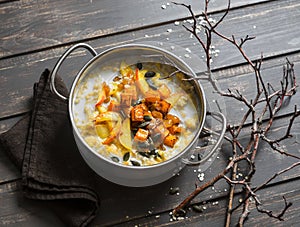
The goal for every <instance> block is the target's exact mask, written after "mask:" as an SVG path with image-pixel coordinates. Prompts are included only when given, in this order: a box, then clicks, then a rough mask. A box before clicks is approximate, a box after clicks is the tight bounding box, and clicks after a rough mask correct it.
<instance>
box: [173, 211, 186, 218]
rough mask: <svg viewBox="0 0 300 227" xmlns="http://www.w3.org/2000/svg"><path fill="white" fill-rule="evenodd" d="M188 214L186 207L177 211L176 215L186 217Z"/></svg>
mask: <svg viewBox="0 0 300 227" xmlns="http://www.w3.org/2000/svg"><path fill="white" fill-rule="evenodd" d="M185 215H186V211H185V210H184V209H180V210H179V211H178V212H177V213H176V215H175V216H176V217H184V216H185Z"/></svg>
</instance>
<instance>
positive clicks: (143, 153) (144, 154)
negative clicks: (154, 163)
mask: <svg viewBox="0 0 300 227" xmlns="http://www.w3.org/2000/svg"><path fill="white" fill-rule="evenodd" d="M138 153H139V155H141V156H143V157H146V158H150V155H151V154H150V153H148V152H144V151H139V152H138Z"/></svg>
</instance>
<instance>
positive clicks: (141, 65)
mask: <svg viewBox="0 0 300 227" xmlns="http://www.w3.org/2000/svg"><path fill="white" fill-rule="evenodd" d="M136 67H137V68H138V69H139V70H141V69H142V68H143V64H142V63H141V62H138V63H136Z"/></svg>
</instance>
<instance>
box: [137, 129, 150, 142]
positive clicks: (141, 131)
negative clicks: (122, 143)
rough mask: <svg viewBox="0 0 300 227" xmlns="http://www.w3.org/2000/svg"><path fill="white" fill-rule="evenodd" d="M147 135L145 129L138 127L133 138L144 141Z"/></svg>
mask: <svg viewBox="0 0 300 227" xmlns="http://www.w3.org/2000/svg"><path fill="white" fill-rule="evenodd" d="M148 136H149V131H148V130H146V129H142V128H139V129H138V131H137V132H136V134H135V136H134V139H135V140H138V141H140V142H145V141H146V140H147V138H148Z"/></svg>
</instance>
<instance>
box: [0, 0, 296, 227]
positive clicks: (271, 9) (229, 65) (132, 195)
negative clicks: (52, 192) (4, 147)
mask: <svg viewBox="0 0 300 227" xmlns="http://www.w3.org/2000/svg"><path fill="white" fill-rule="evenodd" d="M185 2H188V3H189V4H192V6H193V9H194V11H195V12H196V13H197V14H199V13H201V12H202V10H203V2H204V1H201V0H192V1H185ZM226 6H227V1H226V0H218V1H216V0H215V1H211V4H210V11H211V14H210V16H211V17H212V18H218V17H219V16H220V15H222V13H223V12H224V10H225V9H226ZM0 18H1V25H0V28H1V29H0V133H3V132H5V131H7V130H8V129H9V128H10V127H12V125H13V124H14V123H16V122H17V121H18V120H19V119H21V118H22V117H23V116H24V115H25V114H26V113H28V112H29V111H30V106H31V105H30V104H31V97H32V86H33V84H34V82H36V81H38V78H39V76H40V74H41V72H42V71H43V70H44V69H45V68H49V69H52V68H53V66H54V64H55V63H56V61H57V60H58V58H59V57H60V56H61V55H62V54H63V53H64V51H66V49H67V48H68V47H70V46H72V45H73V44H75V43H79V42H86V43H88V44H90V45H91V46H93V47H94V48H95V49H96V50H97V51H98V52H101V51H103V50H105V49H107V48H109V47H112V46H115V45H118V44H125V43H141V42H151V43H154V44H156V45H158V46H161V47H166V48H169V47H170V43H173V44H174V45H178V46H180V47H182V50H183V52H182V54H183V56H182V58H183V59H185V57H184V55H185V54H190V53H189V52H190V51H191V53H192V54H195V55H197V56H198V57H199V58H202V56H203V55H204V53H203V51H202V50H201V48H200V46H199V44H197V42H196V40H195V39H192V38H190V34H189V33H187V32H186V31H185V30H184V28H183V27H182V26H181V25H179V26H178V25H177V22H179V23H180V24H182V22H183V21H184V20H187V19H190V18H189V13H188V11H187V10H186V9H184V8H183V7H179V6H175V5H173V4H171V3H170V4H169V3H167V2H166V1H159V0H151V1H147V0H140V1H132V0H122V1H121V0H119V1H118V0H114V1H113V0H101V1H96V0H94V1H93V0H90V1H70V0H65V1H57V0H52V1H47V0H45V1H31V0H29V1H19V0H1V1H0ZM175 22H176V23H175ZM187 23H188V22H187ZM299 23H300V2H299V0H273V1H272V0H269V1H268V0H247V1H245V0H232V6H231V10H230V13H229V15H228V16H227V17H226V19H225V20H224V22H223V23H222V25H221V26H220V31H222V32H223V33H225V34H226V35H232V34H235V35H236V36H237V37H244V36H245V35H247V34H248V35H251V36H256V39H254V40H252V41H251V42H249V43H248V44H247V46H246V48H245V49H246V51H247V53H248V55H249V56H250V58H251V59H259V58H260V54H261V52H263V55H264V57H265V60H264V63H263V66H262V74H263V76H264V78H266V80H269V81H271V82H276V81H279V80H280V79H281V76H282V65H283V64H284V63H285V59H286V58H288V59H289V60H290V61H292V62H294V64H295V71H296V74H299V72H300V38H299V37H300V29H299V25H300V24H299ZM214 45H215V48H216V49H218V50H219V53H218V56H217V57H215V58H214V59H213V64H212V67H213V73H214V75H215V77H216V78H217V79H218V82H219V84H220V86H221V87H222V88H224V89H225V88H232V89H234V88H237V89H239V90H240V91H241V92H242V93H243V94H249V95H251V94H252V93H253V86H251V85H252V83H253V80H252V77H253V75H252V73H251V70H250V69H249V67H248V66H247V64H245V62H244V60H243V58H242V57H241V56H240V54H239V53H238V52H237V51H236V50H235V49H234V48H233V47H232V46H231V45H230V44H229V43H227V42H225V41H224V40H220V39H216V40H215V44H214ZM186 48H188V49H186ZM89 58H90V56H89V55H88V54H86V52H84V51H77V52H75V53H74V54H72V56H70V58H69V59H68V60H67V61H66V62H65V63H64V66H63V67H62V69H61V75H65V77H64V80H65V81H66V83H67V84H69V85H70V83H71V81H72V79H73V78H74V75H76V73H77V72H78V70H79V69H80V68H81V66H82V65H83V64H84V63H85V62H86V61H87V60H88V59H89ZM186 58H187V57H186ZM224 103H225V106H226V113H227V119H228V122H230V123H233V122H235V120H237V119H238V117H239V116H241V114H242V113H243V109H242V108H241V107H240V106H238V105H236V103H234V102H233V101H232V99H225V100H224ZM297 103H298V104H299V93H297V94H296V95H295V96H294V97H293V98H292V100H291V105H289V106H287V107H285V108H284V109H283V111H282V112H281V113H280V117H279V118H278V119H277V120H276V122H275V125H274V129H273V131H272V132H273V133H274V135H280V133H281V134H282V133H284V129H285V128H286V126H287V124H288V119H289V117H290V116H291V113H292V112H293V108H294V104H297ZM299 131H300V122H299V120H297V121H296V122H295V124H294V127H293V133H294V134H295V135H296V136H295V137H294V138H293V139H292V140H289V141H286V142H285V143H284V145H285V146H286V149H287V150H289V151H290V152H292V153H294V154H298V155H299V153H300V145H299V137H298V136H299ZM229 149H230V148H229V146H227V145H226V143H224V144H223V146H222V149H221V152H220V154H219V156H218V158H217V159H216V160H215V161H214V163H213V164H212V165H211V167H210V168H209V169H207V170H206V171H205V179H210V178H211V177H213V176H214V175H215V174H216V173H218V172H219V171H220V169H221V168H223V167H224V166H225V164H226V162H227V160H228V156H227V154H228V153H229ZM259 152H260V153H259V154H258V156H257V161H256V168H257V170H256V174H255V177H254V179H253V185H252V186H253V187H255V186H256V185H259V184H261V183H262V182H264V181H265V180H266V179H268V177H269V176H271V175H273V174H274V173H276V172H278V171H279V170H281V169H284V168H286V167H287V166H289V165H290V164H291V163H292V162H293V161H294V160H291V159H290V158H287V157H284V156H281V155H279V154H277V153H275V152H273V151H272V150H270V148H269V147H268V146H261V147H260V149H259ZM196 170H197V169H195V168H192V167H186V168H184V169H183V170H182V171H181V172H180V174H179V175H178V176H175V177H173V178H172V179H170V180H168V181H166V182H164V183H162V184H159V185H155V186H151V187H146V188H127V187H122V186H118V185H115V184H112V183H109V182H106V181H104V180H102V179H99V184H101V187H100V189H99V194H100V196H101V208H100V211H99V214H98V216H97V218H96V219H95V220H94V222H93V224H92V226H223V225H224V221H225V213H226V207H227V200H228V188H229V187H228V185H227V183H226V182H224V181H220V182H219V183H217V184H216V185H214V187H212V188H210V189H208V190H206V191H204V192H203V193H201V195H199V196H198V197H196V199H195V200H193V204H194V203H195V204H198V203H199V204H200V205H201V206H204V208H206V209H205V210H204V211H203V212H202V213H197V212H194V211H188V213H187V216H186V218H185V219H184V220H180V221H170V216H169V213H170V211H171V210H172V209H173V208H174V207H175V206H176V205H178V204H179V203H180V202H181V201H182V200H183V199H184V198H185V197H186V196H187V195H188V194H189V193H190V192H192V191H193V190H194V187H195V186H194V183H195V182H198V184H200V183H201V182H199V181H198V180H197V172H196ZM299 174H300V169H299V168H295V169H293V170H292V171H289V172H288V173H286V174H284V175H281V176H279V177H278V178H276V179H275V180H274V181H272V182H271V184H269V185H268V186H267V187H265V188H264V189H262V190H261V191H259V192H258V194H259V195H260V198H261V200H262V201H263V203H264V205H265V206H266V207H267V208H268V209H270V210H273V212H274V213H276V212H280V211H281V209H282V208H283V200H282V196H283V195H284V196H285V197H286V199H287V200H288V201H290V202H293V206H292V207H291V208H290V209H289V210H288V211H287V212H286V214H285V216H284V219H285V221H284V222H280V221H278V220H276V219H272V218H269V217H268V216H267V215H265V214H261V213H258V212H257V211H256V210H255V209H254V207H252V208H253V209H252V210H251V214H250V215H249V218H248V220H247V222H246V226H263V225H265V226H271V225H276V226H297V223H299V222H300V216H299V210H300V188H299V184H300V179H299ZM171 187H179V193H178V194H175V195H170V194H169V189H170V188H171ZM237 198H238V195H237ZM238 216H239V212H236V213H234V214H233V217H232V223H236V222H237V220H238ZM0 225H1V226H62V225H63V224H62V223H61V222H60V221H59V220H58V219H57V217H56V216H54V215H53V214H52V213H51V212H50V211H49V210H48V209H46V208H44V207H42V206H41V204H40V203H39V202H38V201H32V200H28V199H25V198H24V197H23V195H22V191H21V179H20V174H19V172H18V171H17V169H16V168H15V167H14V165H12V163H11V162H10V160H9V159H8V157H7V156H6V155H5V153H4V152H2V151H1V152H0ZM298 226H299V225H298Z"/></svg>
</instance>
